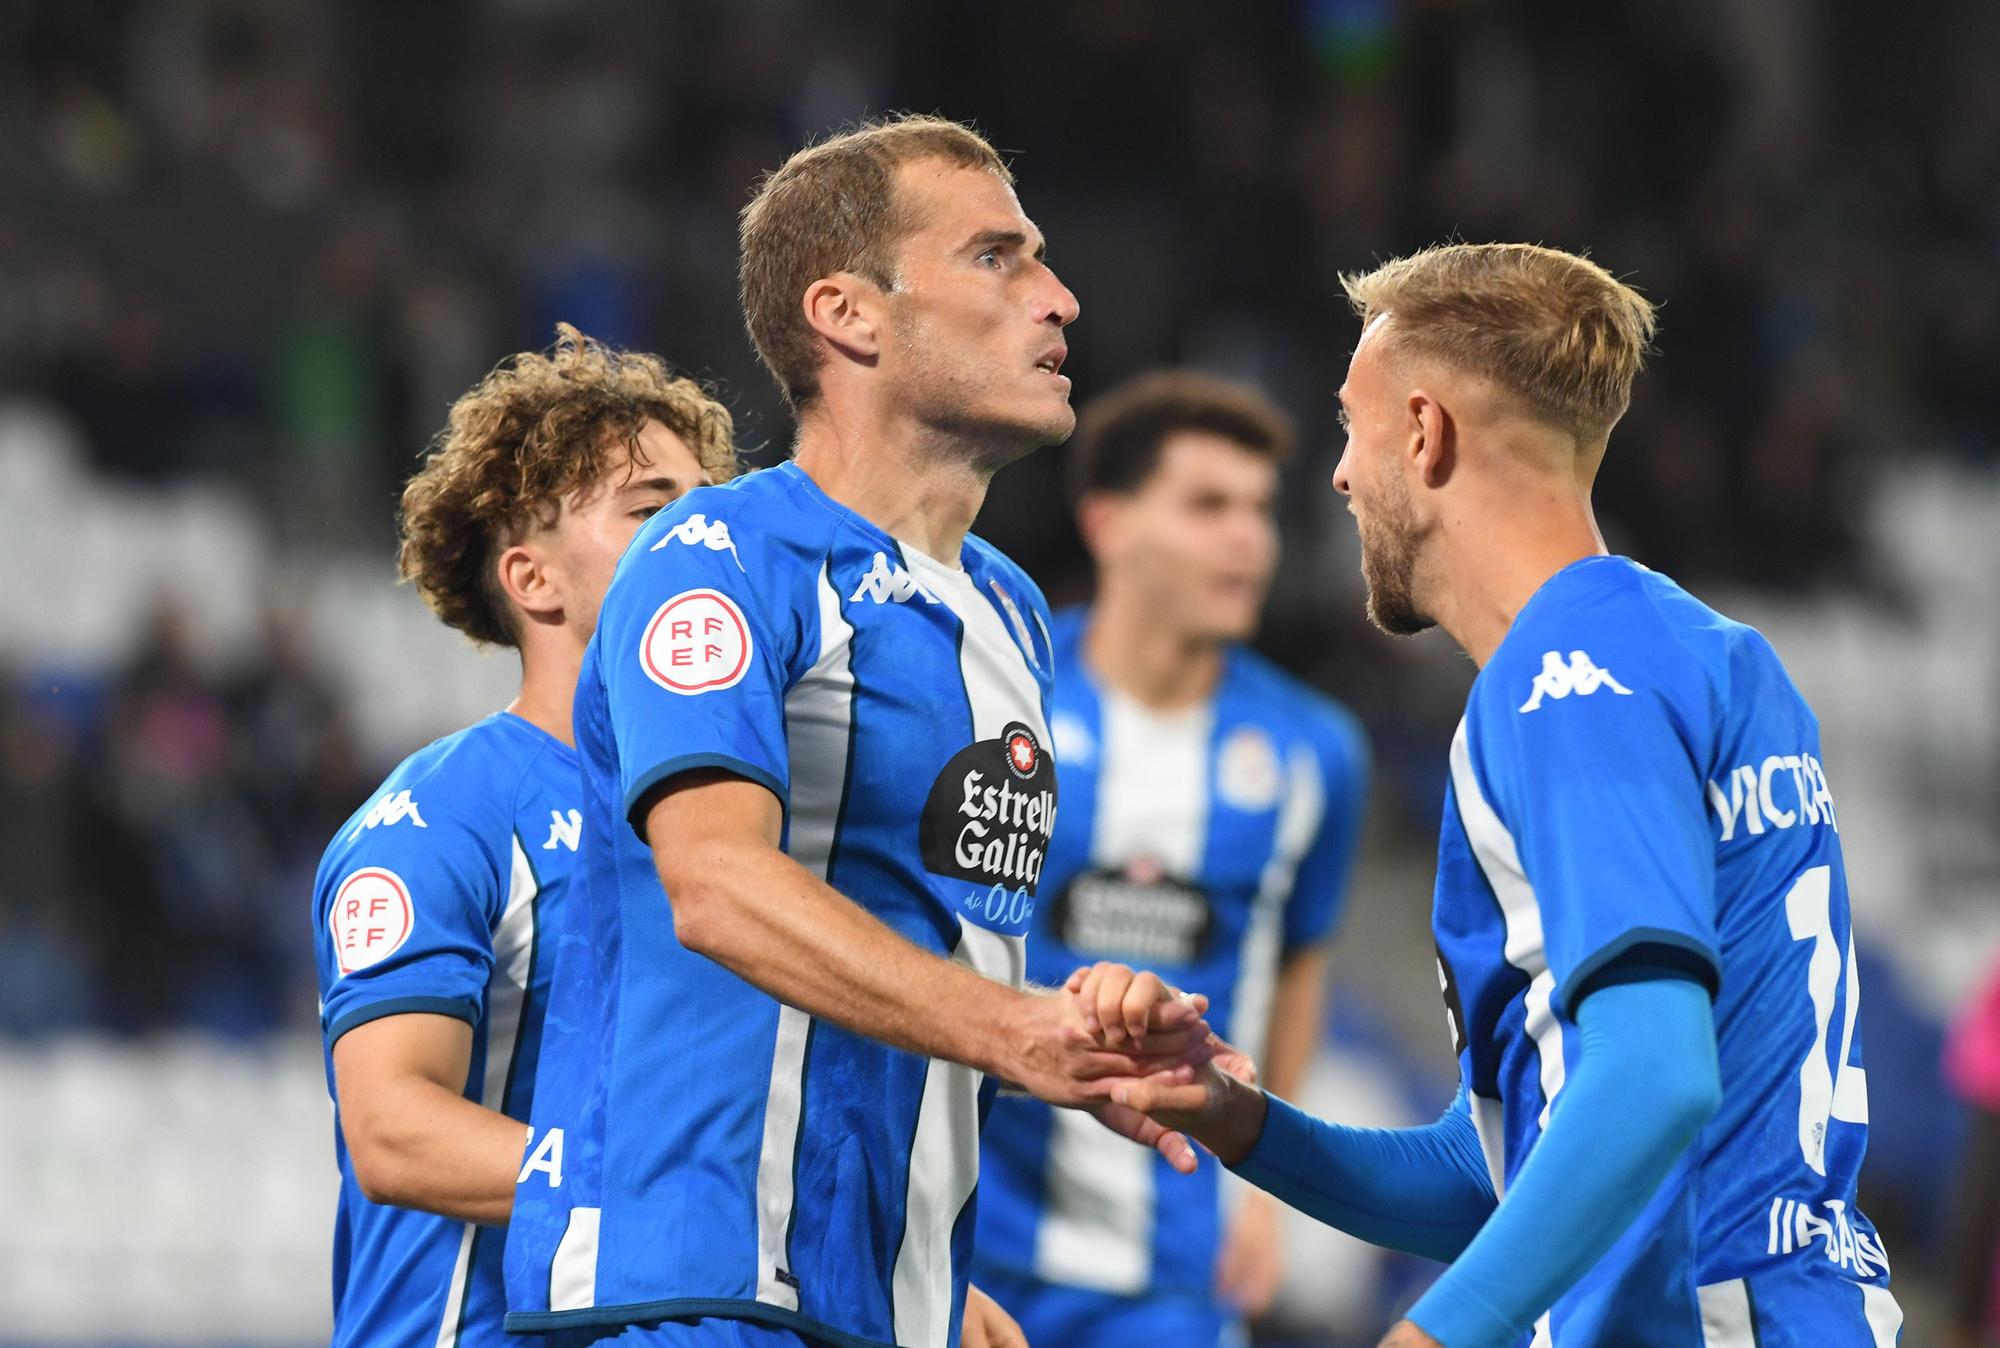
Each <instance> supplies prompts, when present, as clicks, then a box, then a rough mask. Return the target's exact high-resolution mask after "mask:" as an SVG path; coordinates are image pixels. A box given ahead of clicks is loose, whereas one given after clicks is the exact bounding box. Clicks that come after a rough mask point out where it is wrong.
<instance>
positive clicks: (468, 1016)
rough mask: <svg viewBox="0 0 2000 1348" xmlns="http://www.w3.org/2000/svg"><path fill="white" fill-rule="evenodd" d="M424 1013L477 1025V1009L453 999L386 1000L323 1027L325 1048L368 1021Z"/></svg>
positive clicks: (350, 1013)
mask: <svg viewBox="0 0 2000 1348" xmlns="http://www.w3.org/2000/svg"><path fill="white" fill-rule="evenodd" d="M420 1012H427V1013H429V1014H431V1015H438V1016H451V1017H453V1018H454V1019H457V1020H462V1021H464V1022H465V1023H466V1024H467V1025H477V1024H479V1010H478V1008H477V1007H475V1006H473V1005H472V1004H471V1003H470V1002H466V1001H463V1000H461V999H459V998H456V997H388V998H385V999H383V1000H382V1001H379V1002H370V1003H369V1004H368V1005H367V1006H358V1007H356V1008H355V1009H354V1010H352V1011H349V1012H347V1013H346V1014H345V1015H343V1016H341V1017H340V1019H338V1020H336V1021H334V1022H333V1023H332V1024H331V1025H329V1026H327V1027H326V1046H327V1047H328V1048H329V1049H330V1048H332V1047H333V1044H334V1041H335V1040H337V1039H339V1038H340V1036H342V1035H343V1034H346V1033H347V1032H348V1031H349V1030H352V1029H355V1028H357V1027H359V1026H362V1025H366V1024H367V1023H368V1022H369V1021H371V1020H382V1019H385V1018H386V1017H389V1016H405V1015H411V1014H414V1013H420Z"/></svg>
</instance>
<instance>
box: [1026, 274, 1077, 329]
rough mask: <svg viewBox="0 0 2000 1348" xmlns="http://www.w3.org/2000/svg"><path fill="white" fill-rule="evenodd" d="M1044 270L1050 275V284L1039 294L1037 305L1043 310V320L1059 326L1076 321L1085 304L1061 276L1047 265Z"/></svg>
mask: <svg viewBox="0 0 2000 1348" xmlns="http://www.w3.org/2000/svg"><path fill="white" fill-rule="evenodd" d="M1042 270H1043V271H1044V272H1046V273H1047V275H1048V285H1047V289H1046V291H1045V292H1044V293H1043V294H1041V295H1039V296H1037V307H1039V308H1040V309H1041V310H1042V314H1041V320H1042V321H1043V322H1044V323H1053V324H1055V325H1056V326H1057V327H1059V328H1066V327H1068V326H1069V325H1070V324H1072V323H1074V322H1076V320H1077V315H1078V314H1080V313H1082V312H1083V306H1082V305H1081V304H1080V303H1078V302H1077V298H1076V296H1075V294H1073V293H1072V292H1071V290H1070V288H1069V287H1068V286H1066V285H1064V284H1063V283H1062V279H1061V278H1060V277H1058V276H1057V275H1056V274H1055V273H1054V272H1053V271H1049V269H1048V268H1047V267H1046V266H1044V267H1043V269H1042Z"/></svg>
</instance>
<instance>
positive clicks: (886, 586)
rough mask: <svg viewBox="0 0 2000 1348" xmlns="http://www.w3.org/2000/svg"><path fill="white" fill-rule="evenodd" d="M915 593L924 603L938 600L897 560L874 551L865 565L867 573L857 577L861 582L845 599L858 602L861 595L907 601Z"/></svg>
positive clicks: (862, 597) (894, 601) (884, 602)
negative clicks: (868, 564) (869, 564)
mask: <svg viewBox="0 0 2000 1348" xmlns="http://www.w3.org/2000/svg"><path fill="white" fill-rule="evenodd" d="M919 595H921V596H923V601H924V602H925V603H926V604H935V603H937V601H938V597H937V596H936V595H934V594H932V593H931V592H930V591H929V590H927V589H925V588H924V587H923V586H922V585H921V584H920V583H919V582H918V581H917V578H916V577H915V576H913V575H911V574H910V573H909V572H908V571H907V570H905V569H904V567H903V564H902V563H901V562H897V563H895V564H893V565H892V564H891V563H890V561H889V554H888V553H886V552H878V553H876V554H875V562H874V564H873V565H872V566H870V567H869V568H868V574H867V575H865V576H863V577H862V578H861V584H860V585H859V586H857V587H856V588H855V591H854V593H853V594H851V595H849V596H847V602H848V603H850V604H858V603H860V602H861V601H862V600H863V599H872V600H874V601H875V602H876V603H878V604H888V603H896V604H907V603H909V602H910V601H911V600H912V599H915V598H916V597H918V596H919Z"/></svg>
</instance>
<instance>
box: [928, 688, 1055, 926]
mask: <svg viewBox="0 0 2000 1348" xmlns="http://www.w3.org/2000/svg"><path fill="white" fill-rule="evenodd" d="M1055 826H1056V765H1055V759H1054V757H1053V756H1052V755H1051V754H1050V753H1049V752H1048V751H1047V749H1046V748H1044V747H1043V745H1042V743H1041V741H1040V740H1039V739H1038V738H1037V737H1036V735H1035V732H1034V731H1032V730H1030V729H1029V728H1028V727H1027V726H1025V725H1023V724H1021V723H1020V722H1018V721H1016V722H1013V723H1011V724H1009V725H1008V726H1007V727H1006V729H1004V730H1002V731H1001V732H1000V734H999V736H998V737H997V738H994V739H990V740H981V741H979V742H978V743H977V744H970V745H967V746H966V747H965V748H963V749H961V750H959V751H958V752H957V753H956V754H954V755H953V756H952V759H951V761H950V762H949V763H947V764H945V766H944V771H943V772H940V773H939V774H938V776H937V780H936V781H935V782H933V783H932V784H931V790H930V795H929V797H928V798H927V799H926V800H925V801H924V812H923V817H922V819H921V820H920V822H919V824H918V835H919V842H920V844H921V847H922V854H923V859H924V865H925V867H927V868H928V869H930V870H932V871H934V872H936V873H937V874H939V875H948V876H951V877H952V878H953V879H955V880H967V881H970V882H971V883H973V884H975V885H979V886H981V887H983V888H985V887H991V886H995V885H998V886H1003V887H1005V888H1007V889H1017V888H1018V889H1025V890H1026V891H1027V893H1028V895H1029V896H1030V897H1033V895H1034V892H1035V885H1036V882H1038V881H1039V880H1040V879H1041V878H1042V862H1043V860H1044V859H1045V857H1046V855H1047V853H1048V847H1049V835H1050V834H1051V833H1053V832H1054V831H1055Z"/></svg>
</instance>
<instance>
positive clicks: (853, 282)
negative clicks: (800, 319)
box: [801, 271, 882, 363]
mask: <svg viewBox="0 0 2000 1348" xmlns="http://www.w3.org/2000/svg"><path fill="white" fill-rule="evenodd" d="M881 293H882V292H881V290H880V289H879V288H878V287H877V286H876V285H875V284H874V283H873V282H872V281H869V280H868V279H867V278H866V277H861V276H856V275H855V274H854V273H853V272H845V271H843V272H835V273H834V274H833V275H831V276H822V277H821V278H820V279H819V280H817V281H814V282H813V283H812V284H811V285H809V286H807V287H806V293H805V298H804V299H803V300H802V301H801V304H802V305H803V309H804V313H805V319H806V324H807V326H809V327H810V328H812V330H813V331H814V332H816V333H818V334H819V335H820V336H821V337H824V338H825V339H826V340H827V342H828V343H829V344H830V345H831V346H832V347H833V348H834V349H835V350H837V351H840V352H842V353H843V354H845V355H847V356H849V357H851V358H852V359H855V360H860V361H865V362H870V363H872V362H873V361H874V359H875V357H876V356H878V355H880V354H881V350H882V338H881V332H880V329H879V322H878V320H879V317H880V314H879V310H878V307H877V305H876V304H875V303H874V301H875V299H876V298H878V297H879V296H880V295H881Z"/></svg>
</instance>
